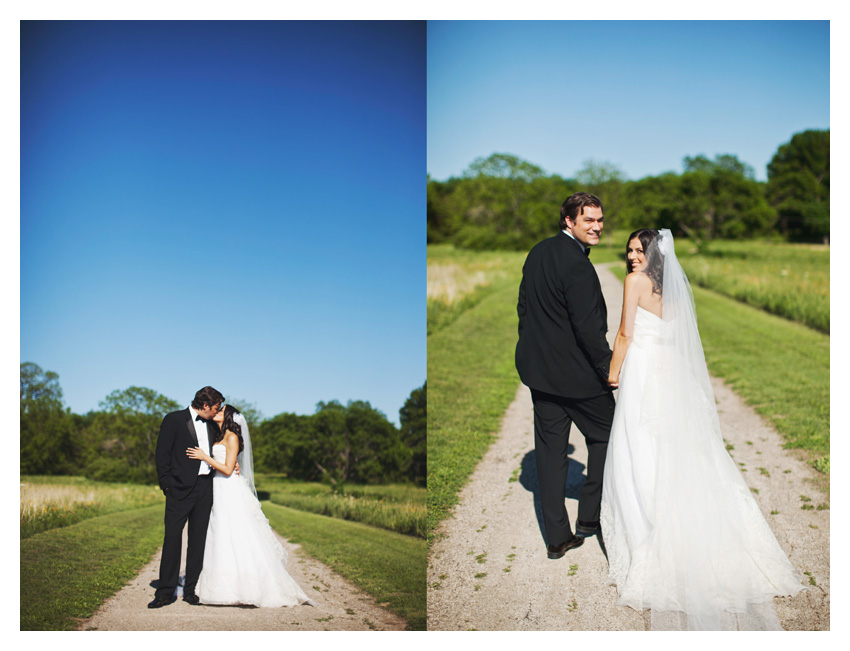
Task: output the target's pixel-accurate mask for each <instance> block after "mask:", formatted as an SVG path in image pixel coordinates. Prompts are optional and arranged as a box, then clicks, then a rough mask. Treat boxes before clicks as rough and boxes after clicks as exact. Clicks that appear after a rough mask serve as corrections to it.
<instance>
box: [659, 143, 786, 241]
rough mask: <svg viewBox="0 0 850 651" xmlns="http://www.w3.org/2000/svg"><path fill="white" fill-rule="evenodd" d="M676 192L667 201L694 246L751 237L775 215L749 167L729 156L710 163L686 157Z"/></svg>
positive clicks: (765, 227) (757, 233) (770, 221)
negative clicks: (670, 203) (676, 213)
mask: <svg viewBox="0 0 850 651" xmlns="http://www.w3.org/2000/svg"><path fill="white" fill-rule="evenodd" d="M683 164H684V169H685V171H684V173H683V174H682V175H681V177H679V183H678V192H676V193H674V194H671V195H670V198H669V200H670V201H671V202H675V203H674V205H675V207H676V209H677V211H678V213H679V219H678V226H679V229H680V230H682V231H684V232H685V233H687V234H688V235H689V236H690V237H692V238H693V240H694V241H695V242H696V243H697V245H699V246H702V245H704V244H705V243H706V242H708V241H710V240H712V239H715V238H717V237H723V238H740V237H753V236H755V235H761V234H764V233H766V232H768V231H769V229H770V228H771V226H772V225H773V223H774V221H775V213H774V211H773V210H772V209H771V207H770V205H769V204H768V203H767V199H766V197H765V194H764V187H763V185H762V184H760V183H759V182H758V181H756V180H755V178H754V173H753V169H752V167H750V166H749V165H747V164H746V163H743V162H742V161H739V160H738V158H737V157H736V156H733V155H731V154H721V155H719V156H716V157H715V159H714V160H713V161H710V160H708V159H707V158H706V157H705V156H702V155H700V156H695V157H689V156H686V157H685V159H684V161H683Z"/></svg>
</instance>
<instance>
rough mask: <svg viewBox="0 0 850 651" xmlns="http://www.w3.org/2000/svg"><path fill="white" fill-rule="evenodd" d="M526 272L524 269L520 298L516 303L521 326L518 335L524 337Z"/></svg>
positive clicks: (518, 327)
mask: <svg viewBox="0 0 850 651" xmlns="http://www.w3.org/2000/svg"><path fill="white" fill-rule="evenodd" d="M525 312H526V309H525V270H524V269H523V277H522V281H521V282H520V284H519V298H517V303H516V313H517V316H518V317H519V325H518V326H517V330H518V334H519V335H520V336H522V326H523V322H524V321H525Z"/></svg>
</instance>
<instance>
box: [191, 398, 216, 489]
mask: <svg viewBox="0 0 850 651" xmlns="http://www.w3.org/2000/svg"><path fill="white" fill-rule="evenodd" d="M189 413H190V414H191V415H192V424H193V425H194V426H195V434H197V435H198V447H200V448H201V449H202V450H203V451H204V452H205V453H207V454H210V440H209V435H208V434H207V424H206V423H204V422H202V421H200V420H195V419H196V418H197V416H198V412H197V411H195V410H194V408H193V407H192V406H191V405H189ZM210 456H212V455H210ZM210 470H212V467H211V466H210V464H208V463H207V462H206V461H201V466H200V468H198V474H199V475H208V474H210Z"/></svg>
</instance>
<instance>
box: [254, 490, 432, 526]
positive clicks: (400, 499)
mask: <svg viewBox="0 0 850 651" xmlns="http://www.w3.org/2000/svg"><path fill="white" fill-rule="evenodd" d="M257 489H258V490H259V491H266V492H268V493H269V494H270V496H271V497H270V499H271V501H272V502H274V503H275V504H279V505H281V506H288V507H290V508H294V509H298V510H300V511H307V512H310V513H318V514H320V515H327V516H330V517H334V518H339V519H341V520H353V521H356V522H362V523H364V524H369V525H373V526H376V527H381V528H382V529H387V530H389V531H395V532H397V533H402V534H406V535H409V536H419V537H424V536H425V525H426V509H425V492H426V491H425V489H424V488H418V487H416V486H408V485H401V484H398V485H388V486H347V487H345V489H344V490H343V491H342V492H338V493H334V492H333V491H332V490H331V488H330V486H328V485H326V484H319V483H312V482H293V481H289V480H285V479H282V478H280V477H274V476H270V475H265V476H262V477H259V476H258V479H257Z"/></svg>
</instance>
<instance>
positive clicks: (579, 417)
mask: <svg viewBox="0 0 850 651" xmlns="http://www.w3.org/2000/svg"><path fill="white" fill-rule="evenodd" d="M558 225H559V227H560V229H561V232H560V233H558V234H557V235H555V236H554V237H550V238H549V239H546V240H543V241H542V242H540V243H538V244H537V245H536V246H535V247H534V248H533V249H531V252H530V253H529V254H528V257H527V258H526V260H525V265H524V266H523V268H522V282H521V283H520V286H519V300H518V302H517V314H518V315H519V342H518V343H517V347H516V368H517V371H518V372H519V376H520V379H521V380H522V383H523V384H525V385H526V386H527V387H529V388H530V389H531V399H532V401H533V403H534V449H535V457H536V459H537V475H538V480H539V485H540V502H541V506H542V509H543V522H544V525H545V527H546V543H547V554H548V557H549V558H561V557H562V556H563V555H564V554H565V553H566V552H567V551H568V550H570V549H573V548H575V547H579V546H580V545H581V544H582V543H583V542H584V538H583V537H581V536H576V535H574V534H573V532H572V529H571V528H570V521H569V518H568V517H567V509H566V506H565V504H564V487H565V485H566V481H567V466H568V464H569V459H568V458H567V447H568V443H569V435H570V426H571V425H572V423H573V422H575V424H576V425H577V426H578V428H579V429H580V430H581V433H582V434H583V435H584V438H585V441H586V443H587V479H586V481H585V482H584V485H583V486H582V489H581V493H580V495H579V504H578V519H577V521H576V531H577V532H578V533H580V534H583V535H593V534H595V533H599V509H600V504H601V500H602V471H603V469H604V467H605V454H606V452H607V450H608V437H609V435H610V432H611V421H612V419H613V416H614V396H613V395H612V393H611V389H610V388H609V387H608V384H607V380H608V366H609V365H610V362H611V349H610V348H609V347H608V341H607V340H606V338H605V333H606V332H607V330H608V313H607V309H606V307H605V300H604V299H603V297H602V288H601V287H600V285H599V278H598V277H597V275H596V271H595V269H594V268H593V265H592V264H591V263H590V260H589V259H588V255H589V253H590V247H591V246H595V245H597V244H599V234H600V233H601V232H602V202H601V201H600V200H599V199H598V198H597V197H595V196H593V195H592V194H588V193H586V192H577V193H576V194H573V195H571V196H570V197H568V198H567V200H566V201H564V203H563V205H562V206H561V219H560V221H559V222H558Z"/></svg>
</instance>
